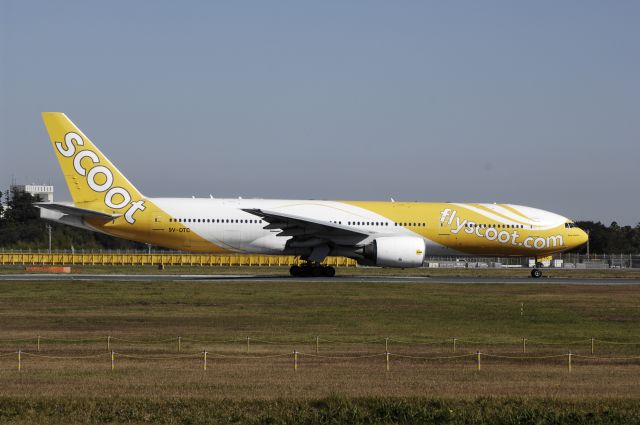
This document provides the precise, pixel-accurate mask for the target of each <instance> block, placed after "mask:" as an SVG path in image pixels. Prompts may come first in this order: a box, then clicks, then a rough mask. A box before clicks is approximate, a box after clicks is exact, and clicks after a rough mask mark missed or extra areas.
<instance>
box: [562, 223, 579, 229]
mask: <svg viewBox="0 0 640 425" xmlns="http://www.w3.org/2000/svg"><path fill="white" fill-rule="evenodd" d="M574 227H578V226H576V223H564V228H565V229H573V228H574Z"/></svg>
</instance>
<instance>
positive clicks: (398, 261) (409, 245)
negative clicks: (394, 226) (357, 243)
mask: <svg viewBox="0 0 640 425" xmlns="http://www.w3.org/2000/svg"><path fill="white" fill-rule="evenodd" d="M424 251H425V243H424V239H422V238H417V237H414V236H385V237H381V238H377V239H374V241H373V242H372V243H370V244H369V245H367V246H365V247H364V252H363V254H364V257H365V258H366V259H368V260H370V261H371V262H372V263H373V264H375V265H376V266H379V267H399V268H410V267H422V263H423V262H424Z"/></svg>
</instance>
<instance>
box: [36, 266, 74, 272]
mask: <svg viewBox="0 0 640 425" xmlns="http://www.w3.org/2000/svg"><path fill="white" fill-rule="evenodd" d="M24 271H25V272H27V273H71V267H69V266H60V267H56V266H27V267H25V268H24Z"/></svg>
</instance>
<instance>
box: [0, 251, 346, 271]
mask: <svg viewBox="0 0 640 425" xmlns="http://www.w3.org/2000/svg"><path fill="white" fill-rule="evenodd" d="M303 262H304V261H303V260H302V259H301V258H300V257H294V256H284V255H240V254H238V255H218V254H189V253H164V252H158V253H151V254H149V253H145V252H64V251H63V252H52V253H48V252H33V251H0V264H2V265H34V266H52V265H62V266H66V265H71V266H222V267H225V266H226V267H238V266H247V267H254V266H255V267H277V266H292V265H300V264H302V263H303ZM323 264H326V265H329V266H334V267H355V266H356V265H357V264H356V261H355V260H352V259H350V258H345V257H327V258H326V259H325V260H324V261H323Z"/></svg>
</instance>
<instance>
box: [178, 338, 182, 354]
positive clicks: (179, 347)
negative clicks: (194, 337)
mask: <svg viewBox="0 0 640 425" xmlns="http://www.w3.org/2000/svg"><path fill="white" fill-rule="evenodd" d="M181 351H182V338H181V337H178V353H179V352H181Z"/></svg>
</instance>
